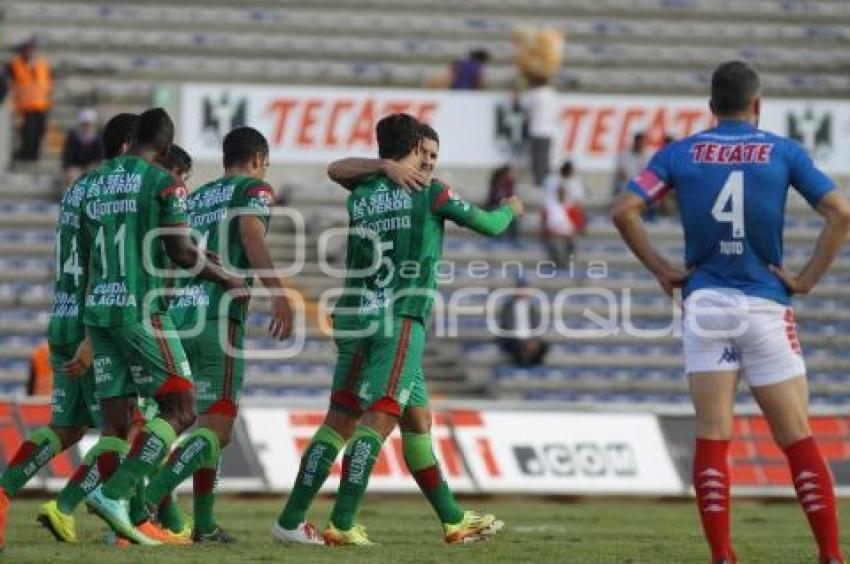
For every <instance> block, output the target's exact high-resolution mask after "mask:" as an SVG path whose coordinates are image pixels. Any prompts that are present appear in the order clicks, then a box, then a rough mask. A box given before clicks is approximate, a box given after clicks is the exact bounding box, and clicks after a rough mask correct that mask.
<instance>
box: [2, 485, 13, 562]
mask: <svg viewBox="0 0 850 564" xmlns="http://www.w3.org/2000/svg"><path fill="white" fill-rule="evenodd" d="M11 503H12V502H11V500H10V499H9V494H7V493H6V490H5V489H4V488H2V487H0V551H2V550H3V549H4V548H6V513H7V512H8V511H9V505H10V504H11Z"/></svg>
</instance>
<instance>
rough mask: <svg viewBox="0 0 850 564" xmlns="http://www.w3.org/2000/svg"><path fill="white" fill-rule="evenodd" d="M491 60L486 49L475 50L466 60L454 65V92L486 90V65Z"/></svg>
mask: <svg viewBox="0 0 850 564" xmlns="http://www.w3.org/2000/svg"><path fill="white" fill-rule="evenodd" d="M489 60H490V53H489V52H488V51H487V50H486V49H474V50H473V51H470V52H469V55H468V56H467V57H466V58H465V59H460V60H458V61H455V62H454V63H452V80H451V83H450V84H449V88H451V89H452V90H481V89H482V88H484V65H485V64H487V61H489Z"/></svg>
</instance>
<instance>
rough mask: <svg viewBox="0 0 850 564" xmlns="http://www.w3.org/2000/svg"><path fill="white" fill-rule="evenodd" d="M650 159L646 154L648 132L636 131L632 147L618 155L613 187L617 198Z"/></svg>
mask: <svg viewBox="0 0 850 564" xmlns="http://www.w3.org/2000/svg"><path fill="white" fill-rule="evenodd" d="M648 160H649V159H648V158H647V156H646V134H645V133H643V132H642V131H641V132H638V133H635V136H634V140H633V141H632V146H631V148H630V149H629V150H627V151H623V152H622V153H620V154H619V155H617V163H616V168H615V171H614V187H613V192H614V194H613V195H614V197H615V198H616V197H617V196H618V195H619V194H620V192H622V191H623V189H624V188H625V187H626V184H628V182H629V180H631V179H632V178H634V177H635V176H637V175H638V174H640V172H641V171H642V170H643V169H645V168H646V165H647V162H648Z"/></svg>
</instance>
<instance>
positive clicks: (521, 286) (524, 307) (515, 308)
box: [498, 278, 549, 367]
mask: <svg viewBox="0 0 850 564" xmlns="http://www.w3.org/2000/svg"><path fill="white" fill-rule="evenodd" d="M515 290H516V291H515V293H514V295H512V296H511V297H509V298H508V299H507V300H505V303H504V305H503V306H502V310H501V312H499V328H500V329H501V330H502V331H503V332H504V333H507V335H505V336H500V337H499V338H498V344H499V348H500V349H502V351H504V352H505V353H506V354H507V355H508V356H509V357H510V359H511V362H512V363H513V364H514V365H515V366H520V367H528V366H537V365H539V364H541V363H542V362H543V359H544V357H545V356H546V353H547V352H548V350H549V346H548V344H547V343H546V342H545V341H544V340H543V339H542V338H541V337H539V336H536V335H534V330H535V329H537V328H538V327H540V325H541V320H542V317H541V314H540V306H539V305H538V303H537V302H536V301H535V300H534V299H533V298H534V294H533V293H532V292H531V291H530V289H529V287H528V282H527V281H526V280H525V279H524V278H519V279H518V280H517V283H516V289H515Z"/></svg>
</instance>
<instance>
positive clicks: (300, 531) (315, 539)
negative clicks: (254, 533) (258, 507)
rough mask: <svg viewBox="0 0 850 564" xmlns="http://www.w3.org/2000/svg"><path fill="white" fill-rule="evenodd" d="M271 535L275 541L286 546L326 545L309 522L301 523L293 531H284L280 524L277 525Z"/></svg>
mask: <svg viewBox="0 0 850 564" xmlns="http://www.w3.org/2000/svg"><path fill="white" fill-rule="evenodd" d="M271 533H272V538H274V540H276V541H277V542H280V543H284V544H286V543H298V544H312V545H318V546H324V545H325V541H324V540H323V539H322V537H321V535H319V534H318V533H317V532H316V527H314V526H313V524H312V523H309V522H307V521H305V522H303V523H300V524H299V525H298V526H297V527H295V528H294V529H291V530H290V529H284V528H283V527H281V526H280V523H275V524H274V526H273V527H272V531H271Z"/></svg>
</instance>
